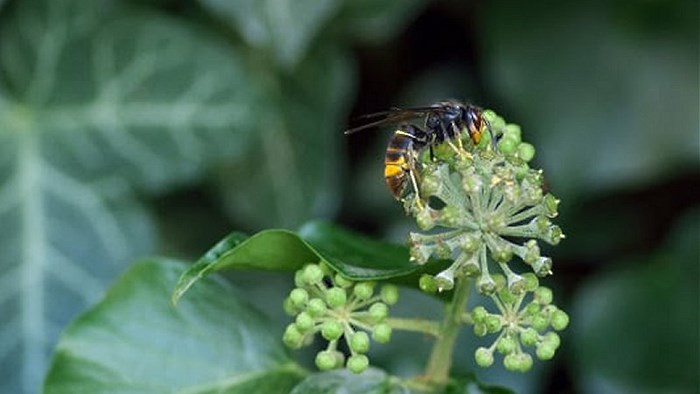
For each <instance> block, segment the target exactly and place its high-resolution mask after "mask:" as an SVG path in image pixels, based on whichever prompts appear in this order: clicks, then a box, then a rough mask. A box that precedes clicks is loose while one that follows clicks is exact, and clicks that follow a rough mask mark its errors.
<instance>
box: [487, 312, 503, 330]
mask: <svg viewBox="0 0 700 394" xmlns="http://www.w3.org/2000/svg"><path fill="white" fill-rule="evenodd" d="M484 324H485V325H486V330H487V331H488V332H490V333H494V332H499V331H501V328H503V319H502V318H501V316H500V315H489V316H486V319H484Z"/></svg>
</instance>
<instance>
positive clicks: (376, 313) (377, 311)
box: [369, 302, 389, 322]
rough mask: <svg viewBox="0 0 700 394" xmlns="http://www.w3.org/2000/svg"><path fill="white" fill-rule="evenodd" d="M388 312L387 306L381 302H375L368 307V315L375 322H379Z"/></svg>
mask: <svg viewBox="0 0 700 394" xmlns="http://www.w3.org/2000/svg"><path fill="white" fill-rule="evenodd" d="M388 314H389V307H388V306H387V305H386V304H385V303H383V302H375V303H374V304H372V306H370V307H369V315H370V316H371V317H372V319H373V320H374V321H375V322H381V321H382V320H384V319H386V317H387V315H388Z"/></svg>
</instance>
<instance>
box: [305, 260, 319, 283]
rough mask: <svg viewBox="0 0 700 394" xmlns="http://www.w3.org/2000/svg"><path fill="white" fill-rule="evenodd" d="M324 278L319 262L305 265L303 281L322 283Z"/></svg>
mask: <svg viewBox="0 0 700 394" xmlns="http://www.w3.org/2000/svg"><path fill="white" fill-rule="evenodd" d="M321 280H323V270H321V267H319V266H318V265H317V264H309V265H307V266H306V267H304V274H303V281H304V282H305V283H308V284H311V285H313V284H317V283H321Z"/></svg>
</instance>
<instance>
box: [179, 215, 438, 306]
mask: <svg viewBox="0 0 700 394" xmlns="http://www.w3.org/2000/svg"><path fill="white" fill-rule="evenodd" d="M317 262H325V263H327V264H328V265H329V266H330V267H332V268H333V269H334V270H336V271H337V272H339V273H340V274H342V275H343V276H345V277H347V278H349V279H353V280H358V281H359V280H381V279H396V281H397V282H399V283H405V284H408V285H409V286H413V287H417V284H418V280H417V275H419V274H420V273H422V272H425V271H426V270H427V269H428V268H429V269H430V270H431V272H432V270H439V269H441V268H443V266H444V265H443V264H442V262H435V263H432V262H430V263H428V264H426V265H424V266H421V265H417V264H415V263H413V262H411V261H410V260H409V255H408V249H407V248H406V247H403V246H398V245H393V244H389V243H385V242H380V241H375V240H372V239H370V238H367V237H364V236H361V235H359V234H355V233H352V232H350V231H348V230H344V229H342V228H340V227H337V226H334V225H332V224H329V223H323V222H312V223H309V224H307V225H305V226H304V227H303V228H302V229H301V230H300V231H299V233H294V232H291V231H288V230H277V229H272V230H264V231H261V232H259V233H257V234H255V235H253V236H251V237H250V238H248V239H245V240H243V238H242V235H241V234H239V233H234V234H231V235H229V236H228V237H226V238H224V239H223V240H222V241H220V242H219V243H217V244H216V245H215V246H214V247H213V248H212V249H211V250H210V251H209V252H207V253H206V254H205V255H204V256H202V258H200V259H199V260H198V261H197V263H196V264H194V265H192V266H191V267H189V268H188V269H187V270H186V271H185V272H184V273H183V274H182V276H181V277H180V280H179V281H178V283H177V285H176V286H175V288H174V290H173V296H172V301H173V303H176V302H177V301H178V300H179V299H180V298H181V297H182V295H183V294H184V293H185V292H187V291H188V289H189V288H190V287H192V285H193V284H194V283H195V282H197V281H198V280H200V279H201V278H203V277H205V276H207V275H209V274H211V273H213V272H217V271H222V270H266V271H295V270H297V269H299V268H301V267H303V266H304V265H305V264H308V263H317ZM404 278H410V281H402V280H401V279H404Z"/></svg>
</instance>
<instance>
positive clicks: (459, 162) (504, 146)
mask: <svg viewBox="0 0 700 394" xmlns="http://www.w3.org/2000/svg"><path fill="white" fill-rule="evenodd" d="M484 118H485V119H486V121H487V124H489V127H488V130H487V132H486V133H485V136H484V137H483V138H482V141H481V143H480V144H479V145H476V146H475V145H473V144H471V143H470V142H469V140H468V139H467V140H465V141H463V143H462V144H460V146H464V148H463V151H462V152H454V151H449V150H447V153H448V154H447V155H446V156H445V157H440V156H438V157H437V158H438V160H432V159H431V158H423V159H422V164H421V171H420V172H421V173H420V174H419V175H420V178H421V185H420V194H421V196H420V200H419V199H418V197H417V196H415V195H412V196H409V198H408V199H406V201H405V204H404V207H405V209H406V210H407V212H408V213H409V214H411V215H413V216H414V217H415V218H416V222H417V223H418V227H419V228H420V229H421V230H423V231H430V233H429V234H422V233H411V234H410V236H409V245H410V247H411V259H412V260H414V261H416V262H417V263H419V264H424V263H425V262H427V261H428V259H429V258H430V257H433V256H434V257H437V258H443V259H451V260H453V264H452V265H451V266H450V267H449V268H447V269H445V270H444V271H442V272H440V273H439V274H437V275H436V276H434V277H432V280H433V281H434V284H435V287H436V288H437V290H440V291H441V290H449V289H451V288H452V287H453V285H454V280H455V277H460V276H468V277H474V278H476V279H477V287H478V289H479V290H480V291H481V292H482V293H492V292H493V291H494V289H495V280H494V278H493V276H492V275H491V274H490V268H489V260H491V261H493V262H494V263H495V264H496V265H497V266H498V267H499V268H500V270H501V271H502V272H503V274H505V276H506V278H507V283H508V288H509V289H510V291H512V292H514V293H519V292H521V291H522V287H523V286H524V279H523V276H522V275H519V274H517V273H515V272H513V271H511V269H510V268H509V266H508V263H509V262H510V261H511V259H512V258H513V257H514V256H518V257H519V258H520V259H521V260H522V261H524V262H525V263H526V264H527V265H529V266H530V268H531V269H532V271H533V272H534V273H535V274H537V275H538V276H546V275H549V274H551V270H552V259H551V258H549V257H546V256H542V254H541V253H540V247H539V244H538V240H541V241H544V242H546V243H549V244H551V245H556V244H558V243H559V241H560V240H561V239H562V238H564V234H563V233H562V231H561V228H559V226H557V225H555V224H553V223H552V222H551V219H553V218H554V217H556V216H557V206H558V204H559V200H558V199H557V198H556V197H554V196H553V195H552V194H549V193H546V192H545V191H543V188H544V178H543V176H542V171H541V170H535V169H532V168H530V167H529V166H528V162H529V161H530V160H532V158H533V157H534V154H535V150H534V147H533V146H532V145H530V144H528V143H525V142H522V139H521V133H520V127H519V126H517V125H514V124H506V123H505V122H504V121H503V119H501V118H500V117H498V116H497V115H496V114H495V113H493V112H491V111H485V112H484ZM491 133H493V135H496V136H500V138H498V142H497V143H495V142H494V141H495V139H492V138H491V137H490V134H491ZM464 134H465V135H466V134H467V133H464ZM436 151H437V152H438V153H441V152H443V151H445V150H444V149H442V151H441V150H438V149H436ZM517 239H520V240H519V241H518V240H517ZM428 282H429V280H428V279H426V280H425V283H426V284H427V283H428ZM427 287H430V286H427Z"/></svg>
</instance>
